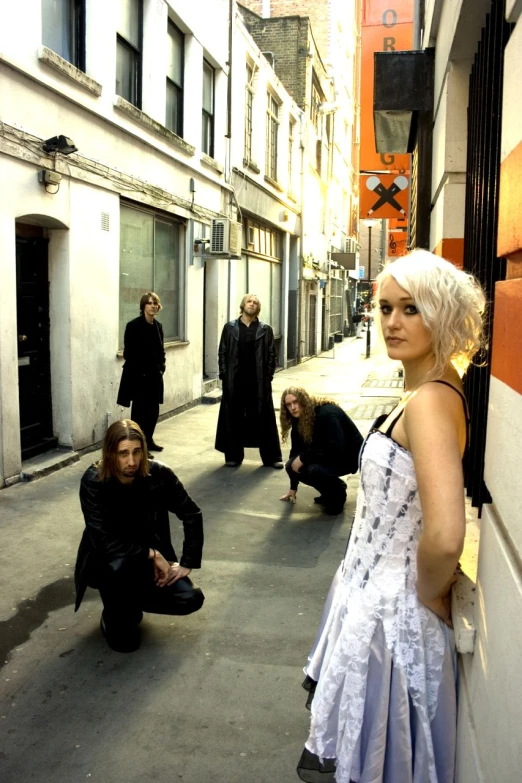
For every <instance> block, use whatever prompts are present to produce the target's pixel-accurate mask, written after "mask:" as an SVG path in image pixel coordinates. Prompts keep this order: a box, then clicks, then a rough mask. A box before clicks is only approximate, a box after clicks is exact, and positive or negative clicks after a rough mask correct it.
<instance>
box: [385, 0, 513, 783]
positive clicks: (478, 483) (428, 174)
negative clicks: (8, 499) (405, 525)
mask: <svg viewBox="0 0 522 783" xmlns="http://www.w3.org/2000/svg"><path fill="white" fill-rule="evenodd" d="M414 19H415V31H414V33H415V40H414V49H415V50H416V51H415V52H414V53H413V57H409V61H408V58H406V57H403V56H401V55H399V56H398V57H397V59H396V64H399V65H400V62H399V60H400V61H402V64H403V65H404V64H405V67H406V68H407V69H408V77H409V78H411V79H413V80H414V82H415V83H417V84H418V85H422V86H423V90H421V91H419V92H418V93H417V98H416V101H417V103H414V102H411V96H405V99H404V101H403V103H402V104H400V102H399V100H397V103H396V105H395V106H394V108H395V109H397V110H398V111H399V112H401V116H402V118H403V119H404V121H405V122H411V121H414V123H415V128H416V130H415V132H414V133H412V134H411V136H410V140H411V139H412V138H415V142H414V144H413V146H412V148H411V149H408V150H404V151H408V152H412V153H413V161H414V162H413V166H412V170H413V176H412V179H413V187H412V196H411V206H412V216H413V218H414V219H412V223H411V225H410V237H411V240H410V241H412V242H415V240H417V241H416V244H420V245H421V246H427V247H428V248H429V249H430V250H432V251H433V252H435V253H437V254H439V255H442V256H444V257H446V258H448V259H449V260H451V261H453V263H455V264H456V265H458V266H462V267H463V268H464V269H465V270H467V271H469V272H471V273H473V274H474V275H475V276H476V277H477V278H478V279H479V280H480V282H481V284H482V286H483V287H484V289H485V292H486V296H487V300H488V308H487V313H486V322H485V331H486V340H485V350H484V352H483V353H482V355H481V356H480V357H479V361H478V362H477V364H476V365H475V366H472V367H471V368H470V370H469V371H468V373H467V375H466V378H465V386H466V393H467V398H468V401H469V405H470V412H471V440H470V449H469V454H468V456H467V459H466V464H465V483H466V488H467V493H468V496H469V497H470V500H471V504H472V505H473V506H475V507H476V508H477V509H478V510H479V519H478V520H477V522H476V523H473V521H470V525H469V529H470V532H471V533H472V534H473V533H475V535H471V536H468V538H469V539H470V540H469V543H468V547H467V552H466V549H465V553H464V554H465V559H466V561H467V562H468V564H469V581H468V586H469V593H468V595H469V598H470V600H469V602H468V604H467V605H466V603H465V602H464V605H460V604H459V603H458V601H457V603H456V602H455V601H454V609H457V610H458V609H459V606H460V607H461V609H462V610H463V614H462V615H461V614H460V612H459V611H456V612H455V615H454V621H455V623H456V628H463V629H464V630H465V631H466V633H468V639H469V642H468V643H467V644H466V646H465V648H464V647H463V648H461V655H460V656H459V716H458V743H457V778H456V779H457V781H458V783H476V781H484V783H485V782H486V781H493V780H495V781H496V780H513V781H514V780H518V778H519V777H520V767H521V763H522V750H521V743H520V730H519V727H520V725H521V722H522V707H521V704H522V699H521V696H522V675H521V672H520V665H519V649H520V640H521V638H522V637H521V631H520V615H521V613H522V557H521V555H522V501H521V498H522V494H521V491H520V490H521V482H520V463H521V460H522V446H521V439H520V436H519V430H520V422H521V421H522V380H521V379H522V352H521V347H522V346H521V339H520V323H521V319H522V285H521V282H522V261H521V259H522V232H521V229H520V217H521V213H522V200H521V196H520V175H521V172H522V163H521V161H522V152H521V151H522V132H521V129H520V120H519V117H520V112H521V109H522V100H521V95H520V80H521V78H522V4H521V3H520V2H519V1H516V0H506V1H505V0H480V2H477V0H462V2H459V3H453V2H449V0H429V1H428V2H426V3H420V2H417V3H416V5H415V14H414ZM385 56H387V55H385ZM389 56H390V57H393V56H394V55H393V54H391V55H389ZM390 65H391V62H390V61H389V60H388V64H387V66H388V67H389V66H390ZM386 70H387V67H386V62H385V60H383V71H382V73H383V74H384V73H385V71H386ZM389 86H390V89H391V88H392V87H393V85H389ZM384 87H385V88H386V85H384ZM385 92H386V90H385V89H384V90H383V94H385ZM391 108H392V107H391V105H389V104H388V105H387V106H386V105H385V104H384V103H381V105H379V106H377V107H376V111H380V110H386V109H391ZM405 130H407V128H402V129H401V131H402V135H403V136H404V137H405V135H404V131H405ZM427 186H428V187H427ZM421 236H422V239H421V240H420V239H419V237H421ZM424 243H426V244H424ZM473 562H475V568H473V567H472V564H473ZM469 631H471V632H470V633H469Z"/></svg>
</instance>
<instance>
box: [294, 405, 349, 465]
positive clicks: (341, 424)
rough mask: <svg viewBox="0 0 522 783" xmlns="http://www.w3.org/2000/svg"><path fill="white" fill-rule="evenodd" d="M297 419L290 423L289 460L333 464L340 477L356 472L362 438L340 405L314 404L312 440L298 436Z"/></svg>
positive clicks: (305, 463)
mask: <svg viewBox="0 0 522 783" xmlns="http://www.w3.org/2000/svg"><path fill="white" fill-rule="evenodd" d="M298 421H299V420H298V419H295V421H294V422H292V449H291V451H290V459H295V457H297V456H299V457H300V458H301V462H302V463H303V464H304V465H312V464H316V465H317V464H319V465H327V466H329V467H333V468H335V470H336V471H338V475H339V476H344V475H345V474H346V473H357V470H358V459H359V451H360V449H361V446H362V443H363V438H362V435H361V433H360V432H359V430H358V429H357V427H356V426H355V424H354V423H353V421H352V420H351V419H350V418H349V416H347V415H346V413H345V412H344V411H343V409H342V408H340V407H339V406H338V405H335V404H333V403H326V404H325V405H317V406H316V408H315V421H314V428H313V433H312V442H311V443H305V441H304V440H303V438H302V437H301V434H300V433H299V430H298Z"/></svg>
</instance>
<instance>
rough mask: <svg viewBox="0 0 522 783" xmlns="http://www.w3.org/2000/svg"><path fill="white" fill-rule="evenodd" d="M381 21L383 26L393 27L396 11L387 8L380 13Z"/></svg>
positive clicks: (395, 21)
mask: <svg viewBox="0 0 522 783" xmlns="http://www.w3.org/2000/svg"><path fill="white" fill-rule="evenodd" d="M382 23H383V25H384V26H385V27H395V25H396V24H397V11H394V10H393V8H388V10H387V11H385V12H384V13H383V15H382Z"/></svg>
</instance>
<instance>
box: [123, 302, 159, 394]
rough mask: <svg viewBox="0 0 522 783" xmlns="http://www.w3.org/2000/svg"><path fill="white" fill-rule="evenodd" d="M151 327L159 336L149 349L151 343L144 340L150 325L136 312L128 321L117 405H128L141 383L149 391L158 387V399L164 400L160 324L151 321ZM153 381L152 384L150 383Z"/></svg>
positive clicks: (138, 390) (140, 387) (138, 392)
mask: <svg viewBox="0 0 522 783" xmlns="http://www.w3.org/2000/svg"><path fill="white" fill-rule="evenodd" d="M153 326H154V327H155V328H156V332H157V335H158V345H157V349H156V351H154V352H153V353H152V354H151V352H150V343H149V340H148V339H147V337H148V333H147V331H146V330H150V328H151V324H149V323H147V321H146V320H145V316H144V315H139V316H138V317H137V318H134V319H133V320H132V321H129V323H128V324H127V326H126V327H125V337H124V339H123V346H124V347H123V358H124V359H125V364H124V365H123V369H122V373H121V381H120V388H119V390H118V399H117V403H118V405H123V407H124V408H128V407H129V405H130V404H131V401H132V400H135V399H136V397H138V396H140V392H141V389H142V386H143V385H145V386H146V387H147V389H148V391H149V392H150V391H151V390H152V388H155V389H156V390H157V395H158V400H157V401H158V402H159V403H160V404H161V403H162V402H163V373H164V372H165V350H164V348H163V326H162V325H161V324H160V322H159V321H156V320H154V324H153ZM151 381H152V386H151Z"/></svg>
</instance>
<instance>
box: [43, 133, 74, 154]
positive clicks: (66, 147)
mask: <svg viewBox="0 0 522 783" xmlns="http://www.w3.org/2000/svg"><path fill="white" fill-rule="evenodd" d="M43 148H44V152H50V153H51V152H55V153H56V152H60V153H61V154H62V155H70V154H71V152H77V150H78V147H76V146H75V144H74V141H73V140H72V139H69V137H68V136H53V137H52V139H47V141H44V145H43Z"/></svg>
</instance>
